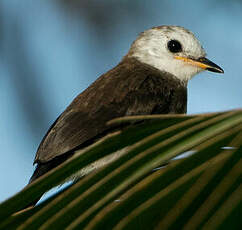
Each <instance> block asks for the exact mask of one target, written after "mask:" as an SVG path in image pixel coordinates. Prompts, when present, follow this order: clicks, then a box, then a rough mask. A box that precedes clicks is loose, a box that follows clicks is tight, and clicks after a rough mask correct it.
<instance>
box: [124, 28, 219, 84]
mask: <svg viewBox="0 0 242 230" xmlns="http://www.w3.org/2000/svg"><path fill="white" fill-rule="evenodd" d="M205 56H206V53H205V51H204V49H203V47H202V46H201V44H200V42H199V41H198V40H197V38H196V37H195V36H194V34H193V33H192V32H190V31H188V30H187V29H184V28H183V27H179V26H159V27H154V28H152V29H149V30H146V31H144V32H143V33H141V34H140V35H139V37H138V38H137V39H136V40H135V41H134V42H133V44H132V46H131V48H130V51H129V53H128V57H135V58H137V59H138V60H139V61H140V62H143V63H146V64H149V65H151V66H153V67H155V68H157V69H159V70H161V71H165V72H168V73H171V74H172V75H174V76H175V77H177V78H178V79H180V80H181V81H185V82H187V81H188V80H189V79H191V78H192V77H193V76H194V75H195V74H197V73H199V72H201V71H203V70H209V71H212V72H217V73H223V70H222V69H221V68H220V67H219V66H217V65H216V64H215V63H213V62H211V61H209V60H208V59H207V58H205Z"/></svg>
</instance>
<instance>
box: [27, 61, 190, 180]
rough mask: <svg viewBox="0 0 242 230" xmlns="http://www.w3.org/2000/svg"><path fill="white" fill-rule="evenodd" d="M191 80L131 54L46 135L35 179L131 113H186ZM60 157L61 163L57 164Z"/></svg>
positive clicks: (63, 114) (75, 100)
mask: <svg viewBox="0 0 242 230" xmlns="http://www.w3.org/2000/svg"><path fill="white" fill-rule="evenodd" d="M186 106H187V89H186V84H184V83H182V82H181V81H180V80H178V79H176V78H175V77H174V76H172V75H170V74H168V73H166V72H161V71H160V70H158V69H156V68H154V67H151V66H149V65H147V64H144V63H141V62H139V61H138V60H136V59H135V58H128V57H125V58H124V59H123V60H122V62H120V64H119V65H117V66H116V67H115V68H113V69H111V70H110V71H109V72H107V73H106V74H104V75H102V76H101V77H99V78H98V79H97V80H96V81H95V82H94V83H93V84H91V85H90V86H89V87H88V88H87V89H86V90H85V91H83V92H82V93H81V94H79V95H78V96H77V97H76V98H75V99H74V100H73V102H72V103H71V104H70V105H69V106H68V107H67V108H66V110H65V111H64V112H63V113H62V114H61V115H60V117H59V118H58V119H57V121H56V122H55V123H54V124H53V125H52V127H51V128H50V129H49V131H48V132H47V134H46V135H45V137H44V138H43V140H42V142H41V144H40V146H39V148H38V151H37V153H36V158H35V163H37V164H38V165H37V168H36V170H35V173H34V175H33V176H32V178H31V181H33V180H35V179H36V178H38V177H39V176H41V175H42V174H44V173H45V172H46V171H48V170H50V169H51V168H53V167H56V165H58V164H59V163H60V162H63V161H65V160H66V159H67V158H68V157H69V156H71V155H72V154H73V150H74V149H77V148H82V147H85V146H86V145H88V144H90V143H92V142H93V141H95V140H96V138H97V137H99V136H101V135H102V134H105V133H107V132H108V129H109V127H108V126H107V125H106V123H107V122H108V121H109V120H111V119H113V118H116V117H122V116H127V115H146V114H167V113H186ZM57 161H58V162H57Z"/></svg>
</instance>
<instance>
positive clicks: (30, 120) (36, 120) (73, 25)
mask: <svg viewBox="0 0 242 230" xmlns="http://www.w3.org/2000/svg"><path fill="white" fill-rule="evenodd" d="M164 24H166V25H180V26H184V27H186V28H188V29H190V30H191V31H193V32H194V33H195V34H196V36H197V37H198V38H199V40H200V41H201V43H202V44H203V46H204V48H205V50H206V51H207V54H208V58H210V59H211V60H212V61H214V62H215V63H217V64H218V65H220V66H221V67H222V68H223V69H224V70H225V74H224V75H219V74H213V73H209V72H204V73H202V74H200V75H199V76H197V77H195V78H194V79H192V80H191V81H190V83H189V96H188V113H201V112H213V111H222V110H229V109H234V108H239V107H242V100H241V99H242V91H241V85H242V76H241V67H242V3H241V1H235V0H234V1H225V0H203V1H194V0H179V1H178V0H177V1H174V0H165V1H162V0H159V1H158V0H132V1H130V0H119V1H118V0H66V1H64V0H62V1H61V0H58V1H57V0H56V1H54V0H52V1H43V0H35V1H30V0H21V1H19V0H2V1H0V98H1V110H0V111H1V112H0V148H1V153H0V154H1V155H0V156H1V160H0V183H1V188H0V201H2V200H4V199H6V198H7V197H9V196H11V195H13V194H14V193H16V192H17V191H19V190H20V189H21V188H23V187H24V186H25V185H26V184H27V182H28V180H29V178H30V176H31V174H32V172H33V169H34V167H33V166H32V162H33V159H34V156H35V152H36V149H37V147H38V145H39V142H40V141H41V139H42V137H43V136H44V134H45V132H46V131H47V129H48V127H49V126H50V125H51V124H52V122H53V121H54V120H55V119H56V117H57V116H58V115H59V114H60V113H61V112H62V111H63V110H64V109H65V107H66V106H67V105H68V104H69V103H70V102H71V100H72V99H73V98H74V97H75V96H76V95H77V94H78V93H80V92H81V91H82V90H83V89H85V88H86V87H87V86H88V85H89V84H90V83H91V82H93V81H94V80H95V79H96V78H97V77H98V76H99V75H100V74H102V73H104V72H106V71H107V70H109V69H110V68H112V67H113V66H115V65H116V64H117V63H118V62H119V61H120V60H121V58H122V56H124V55H125V54H126V52H127V51H128V49H129V46H130V44H131V42H132V41H133V40H134V39H135V38H136V36H137V34H138V33H139V32H141V31H143V30H145V29H148V28H150V27H153V26H158V25H164Z"/></svg>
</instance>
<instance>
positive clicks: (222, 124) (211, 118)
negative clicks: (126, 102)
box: [0, 110, 242, 229]
mask: <svg viewBox="0 0 242 230" xmlns="http://www.w3.org/2000/svg"><path fill="white" fill-rule="evenodd" d="M144 121H145V122H144ZM109 123H110V124H116V125H117V124H123V123H124V124H130V125H129V126H128V128H126V129H123V130H122V131H118V132H116V133H113V134H109V135H107V136H106V137H104V138H102V139H101V140H99V141H98V142H97V143H95V144H93V145H91V146H89V147H87V148H85V149H83V150H79V151H77V152H76V154H75V155H74V157H72V158H71V159H69V160H68V161H66V162H65V163H63V164H62V165H60V166H58V167H57V168H56V169H54V170H52V171H51V172H49V173H47V174H46V175H44V176H43V177H41V178H39V179H38V180H36V181H35V182H34V183H33V184H31V185H29V186H27V187H26V188H24V189H23V190H22V191H21V192H19V193H18V194H16V195H15V196H13V197H11V198H10V199H8V200H6V201H5V202H3V203H2V204H1V205H0V220H1V222H0V228H1V229H226V228H227V227H228V226H229V228H230V229H236V228H238V227H239V226H240V225H241V220H240V218H238V216H239V215H241V211H242V196H241V194H242V188H241V182H242V177H241V172H242V170H241V168H242V160H241V153H242V147H241V143H242V110H235V111H228V112H223V113H212V114H201V115H193V116H188V115H155V116H135V117H124V118H119V119H115V120H113V121H111V122H109ZM117 151H119V153H120V157H119V158H117V159H116V160H114V161H113V162H111V163H110V164H108V165H107V166H105V167H103V168H101V169H100V170H96V171H94V172H92V173H90V174H88V175H87V176H85V177H84V178H82V179H81V180H79V181H78V182H76V183H75V184H73V185H71V186H69V187H68V188H66V189H64V190H63V191H60V192H59V193H57V194H56V195H54V196H53V197H51V198H49V199H47V200H46V201H44V202H43V203H41V204H40V205H37V206H36V207H34V208H32V209H30V210H28V211H25V212H22V213H19V214H15V215H14V213H16V212H18V211H19V210H21V209H23V208H24V207H26V205H28V204H29V203H31V201H34V200H35V199H36V198H38V197H39V196H40V195H41V194H42V193H43V192H46V191H48V190H49V189H50V188H52V187H53V186H56V185H58V184H60V183H63V181H65V180H67V179H68V178H70V177H71V176H72V175H73V174H74V173H76V172H77V171H79V170H81V169H82V168H85V167H86V166H87V165H90V164H91V163H93V162H95V161H96V160H98V159H100V158H103V157H105V156H107V155H110V154H113V153H114V152H116V153H117ZM186 151H192V152H193V154H191V155H190V156H188V157H186V158H183V159H176V158H175V157H177V156H179V155H181V154H182V153H184V152H186ZM174 158H175V159H174ZM173 159H174V160H173Z"/></svg>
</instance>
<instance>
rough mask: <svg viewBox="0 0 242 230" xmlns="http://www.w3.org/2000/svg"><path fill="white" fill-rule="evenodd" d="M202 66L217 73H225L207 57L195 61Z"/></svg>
mask: <svg viewBox="0 0 242 230" xmlns="http://www.w3.org/2000/svg"><path fill="white" fill-rule="evenodd" d="M195 61H197V62H200V63H201V64H202V66H203V67H202V68H203V69H206V70H208V71H211V72H215V73H224V71H223V69H222V68H221V67H219V66H218V65H216V64H215V63H213V62H211V61H210V60H208V59H207V58H205V57H202V58H199V59H197V60H195Z"/></svg>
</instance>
